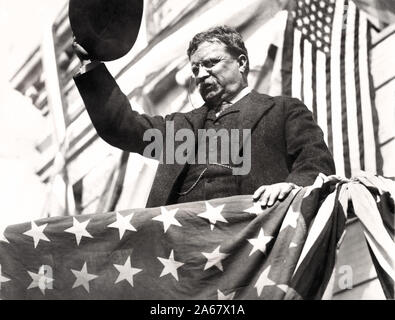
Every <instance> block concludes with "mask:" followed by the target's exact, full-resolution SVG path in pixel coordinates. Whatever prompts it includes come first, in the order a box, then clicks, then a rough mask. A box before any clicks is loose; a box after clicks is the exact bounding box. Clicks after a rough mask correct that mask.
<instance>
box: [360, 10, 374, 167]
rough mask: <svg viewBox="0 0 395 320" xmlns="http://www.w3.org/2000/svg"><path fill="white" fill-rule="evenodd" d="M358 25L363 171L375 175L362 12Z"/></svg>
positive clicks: (364, 24)
mask: <svg viewBox="0 0 395 320" xmlns="http://www.w3.org/2000/svg"><path fill="white" fill-rule="evenodd" d="M360 16H361V18H362V19H360V25H359V28H360V29H359V30H360V31H359V43H360V49H359V50H360V56H359V70H360V73H361V76H360V86H361V106H362V121H363V140H364V150H365V154H364V158H365V171H367V172H369V173H376V171H377V170H376V141H375V139H374V128H373V116H372V104H371V95H370V86H369V77H368V74H369V70H368V61H369V60H368V52H367V50H368V49H367V39H366V33H367V19H366V15H365V14H364V13H363V12H360Z"/></svg>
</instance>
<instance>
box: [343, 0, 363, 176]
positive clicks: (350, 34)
mask: <svg viewBox="0 0 395 320" xmlns="http://www.w3.org/2000/svg"><path fill="white" fill-rule="evenodd" d="M355 9H356V8H355V5H354V4H353V3H352V2H350V4H349V7H348V18H347V21H348V22H349V23H347V24H346V43H345V54H346V56H348V57H354V56H355V55H358V49H356V50H354V49H355V43H354V41H355V25H356V24H357V21H356V19H357V16H356V10H355ZM356 61H358V59H347V60H346V61H345V87H346V88H347V90H346V92H345V94H346V111H345V112H346V113H347V131H348V144H349V150H350V152H349V157H350V161H349V162H350V165H351V172H357V171H359V170H360V169H361V164H360V148H359V147H360V145H359V139H358V137H359V131H358V125H357V121H355V119H357V118H358V113H357V101H356V99H357V90H356V88H357V86H356V85H355V83H356V79H355V73H354V70H355V69H356ZM351 172H350V174H351Z"/></svg>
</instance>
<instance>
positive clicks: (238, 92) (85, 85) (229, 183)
mask: <svg viewBox="0 0 395 320" xmlns="http://www.w3.org/2000/svg"><path fill="white" fill-rule="evenodd" d="M74 48H75V51H76V53H77V55H78V56H79V57H80V59H81V60H82V62H83V70H82V72H80V74H78V75H77V76H76V77H75V83H76V85H77V87H78V90H79V92H80V94H81V96H82V98H83V100H84V103H85V106H86V108H87V111H88V113H89V116H90V118H91V120H92V122H93V124H94V126H95V128H96V130H97V132H98V134H99V135H100V136H101V137H102V138H103V139H104V140H105V141H107V142H108V143H110V144H111V145H113V146H116V147H118V148H121V149H123V150H128V151H130V152H137V153H140V154H143V155H147V154H146V148H147V146H148V145H149V144H150V141H145V140H147V139H144V134H145V133H147V131H149V130H152V129H154V130H158V132H160V134H162V135H164V136H166V134H169V132H168V131H169V130H168V128H169V126H168V124H169V123H170V124H171V125H172V130H174V132H178V131H179V130H185V129H188V130H190V131H191V132H193V134H194V136H195V137H196V138H197V137H199V130H203V129H205V130H210V129H212V130H215V131H216V132H219V130H220V129H224V130H225V131H223V132H225V133H226V132H228V133H230V132H231V131H232V130H235V129H237V130H238V132H240V133H241V132H243V130H248V132H249V133H250V136H249V137H248V138H249V139H247V140H248V143H250V144H251V149H250V151H249V152H250V154H248V155H246V154H244V155H243V153H245V152H246V150H247V151H248V148H245V145H242V146H241V147H240V148H239V149H238V150H237V151H238V152H239V153H240V154H242V155H243V157H244V159H243V161H247V160H248V161H250V163H249V168H250V170H248V172H243V174H234V173H235V170H234V169H235V168H237V167H240V163H235V161H230V162H226V163H224V162H221V161H220V162H218V161H210V159H211V158H210V157H209V155H207V156H206V157H205V158H204V160H205V161H204V162H201V161H200V162H197V163H196V161H185V162H186V163H185V162H184V163H177V161H176V163H173V162H172V163H170V161H168V160H169V159H170V158H171V159H174V155H173V156H171V157H169V155H168V154H167V153H166V152H163V154H165V156H166V158H165V159H164V161H163V163H161V164H159V167H158V170H157V173H156V177H155V180H154V184H153V187H152V189H151V192H150V196H149V199H148V203H147V207H155V206H161V205H168V204H173V203H181V202H190V201H200V200H209V199H212V198H219V197H227V196H233V195H239V194H253V198H254V200H255V201H258V200H259V201H260V202H261V205H262V206H263V207H265V206H271V205H273V204H274V203H275V201H277V200H281V199H283V198H285V197H286V196H287V195H288V194H289V192H290V191H291V190H292V189H293V188H295V187H296V186H297V185H299V186H306V185H310V184H312V183H313V182H314V180H315V178H316V176H317V175H318V174H319V173H320V172H321V173H324V174H326V175H330V174H334V172H335V167H334V162H333V159H332V156H331V154H330V152H329V150H328V148H327V146H326V144H325V142H324V139H323V134H322V131H321V129H320V128H319V127H318V126H317V124H316V123H315V122H314V120H313V117H312V114H311V112H310V111H309V110H308V109H307V107H306V106H305V105H304V104H303V103H302V102H301V101H299V100H297V99H294V98H290V97H270V96H268V95H264V94H259V93H257V92H255V91H253V90H251V89H250V88H249V87H248V83H247V75H248V72H249V61H248V54H247V49H246V48H245V45H244V42H243V40H242V38H241V36H240V34H239V33H238V32H237V31H235V30H234V29H233V28H230V27H227V26H221V27H215V28H211V29H209V30H207V31H205V32H202V33H198V34H197V35H195V36H194V38H193V39H192V41H191V42H190V45H189V48H188V56H189V60H190V63H191V67H192V73H193V75H194V77H195V81H196V85H197V87H198V89H199V92H200V94H201V96H202V98H203V100H204V101H205V104H204V105H203V106H202V107H200V108H198V109H195V110H193V111H191V112H188V113H178V112H176V113H172V114H170V115H167V116H166V117H160V116H154V117H150V116H148V115H145V114H139V113H137V112H135V111H133V110H132V108H131V107H130V104H129V101H128V99H127V97H126V96H125V95H124V94H123V93H122V92H121V90H120V89H119V87H118V85H117V84H116V82H115V80H114V78H113V77H112V76H111V75H110V73H109V72H108V71H107V69H106V67H105V66H104V64H102V63H100V62H97V61H93V62H90V63H88V64H86V63H85V62H86V61H87V60H88V58H89V54H88V53H87V52H86V51H85V50H84V49H83V48H82V47H81V46H80V45H79V44H78V43H74ZM84 69H85V70H84ZM229 136H231V137H232V135H231V134H229ZM238 138H240V136H238ZM244 138H245V137H244ZM165 141H167V140H166V139H165ZM238 141H240V139H239V140H238ZM173 142H174V143H175V146H174V148H173V150H177V147H179V146H180V145H181V142H182V141H173ZM225 146H226V145H225ZM202 148H208V149H209V154H210V152H214V151H215V152H218V153H220V152H221V150H222V149H221V148H224V147H223V145H222V144H221V145H219V144H217V145H216V146H215V147H214V149H215V150H213V149H212V146H210V145H209V143H208V142H207V140H205V139H200V140H199V139H197V142H196V149H195V152H194V154H189V155H188V156H189V159H191V158H194V157H193V156H195V155H196V154H197V153H199V152H200V151H199V150H201V149H202ZM163 150H167V149H166V146H164V149H163ZM204 150H206V149H204ZM218 153H217V154H218ZM163 154H162V155H161V157H162V158H161V159H162V160H163V157H164V155H163ZM240 154H239V156H240ZM157 156H158V155H157ZM246 156H247V157H246ZM194 159H195V158H194ZM232 159H233V158H232ZM195 160H196V159H195ZM221 160H222V158H221Z"/></svg>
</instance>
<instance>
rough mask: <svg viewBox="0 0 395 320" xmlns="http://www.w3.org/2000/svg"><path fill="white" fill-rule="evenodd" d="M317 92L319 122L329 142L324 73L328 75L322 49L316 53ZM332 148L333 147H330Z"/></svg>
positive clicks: (326, 140)
mask: <svg viewBox="0 0 395 320" xmlns="http://www.w3.org/2000/svg"><path fill="white" fill-rule="evenodd" d="M316 59H317V60H316V61H317V62H316V76H315V78H316V93H315V94H314V96H315V97H316V101H317V106H316V112H317V117H316V118H317V123H318V125H319V126H320V127H321V129H322V131H323V133H324V139H325V142H326V143H327V144H328V146H329V143H328V122H327V121H328V120H327V119H328V117H327V110H328V106H327V98H326V97H327V87H326V82H327V80H326V77H325V76H322V75H326V74H327V73H326V58H325V54H324V53H323V52H321V51H317V55H316ZM330 150H331V149H330Z"/></svg>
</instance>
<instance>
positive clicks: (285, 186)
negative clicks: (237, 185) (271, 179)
mask: <svg viewBox="0 0 395 320" xmlns="http://www.w3.org/2000/svg"><path fill="white" fill-rule="evenodd" d="M295 188H297V185H296V184H294V183H289V182H280V183H275V184H272V185H264V186H260V187H259V188H258V189H257V190H256V191H255V192H254V195H253V196H252V197H253V199H254V201H260V202H261V206H262V208H264V207H266V206H268V207H271V206H272V205H273V204H274V203H275V202H276V201H277V200H283V199H285V198H286V197H287V196H288V194H289V193H290V192H291V190H292V189H295Z"/></svg>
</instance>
